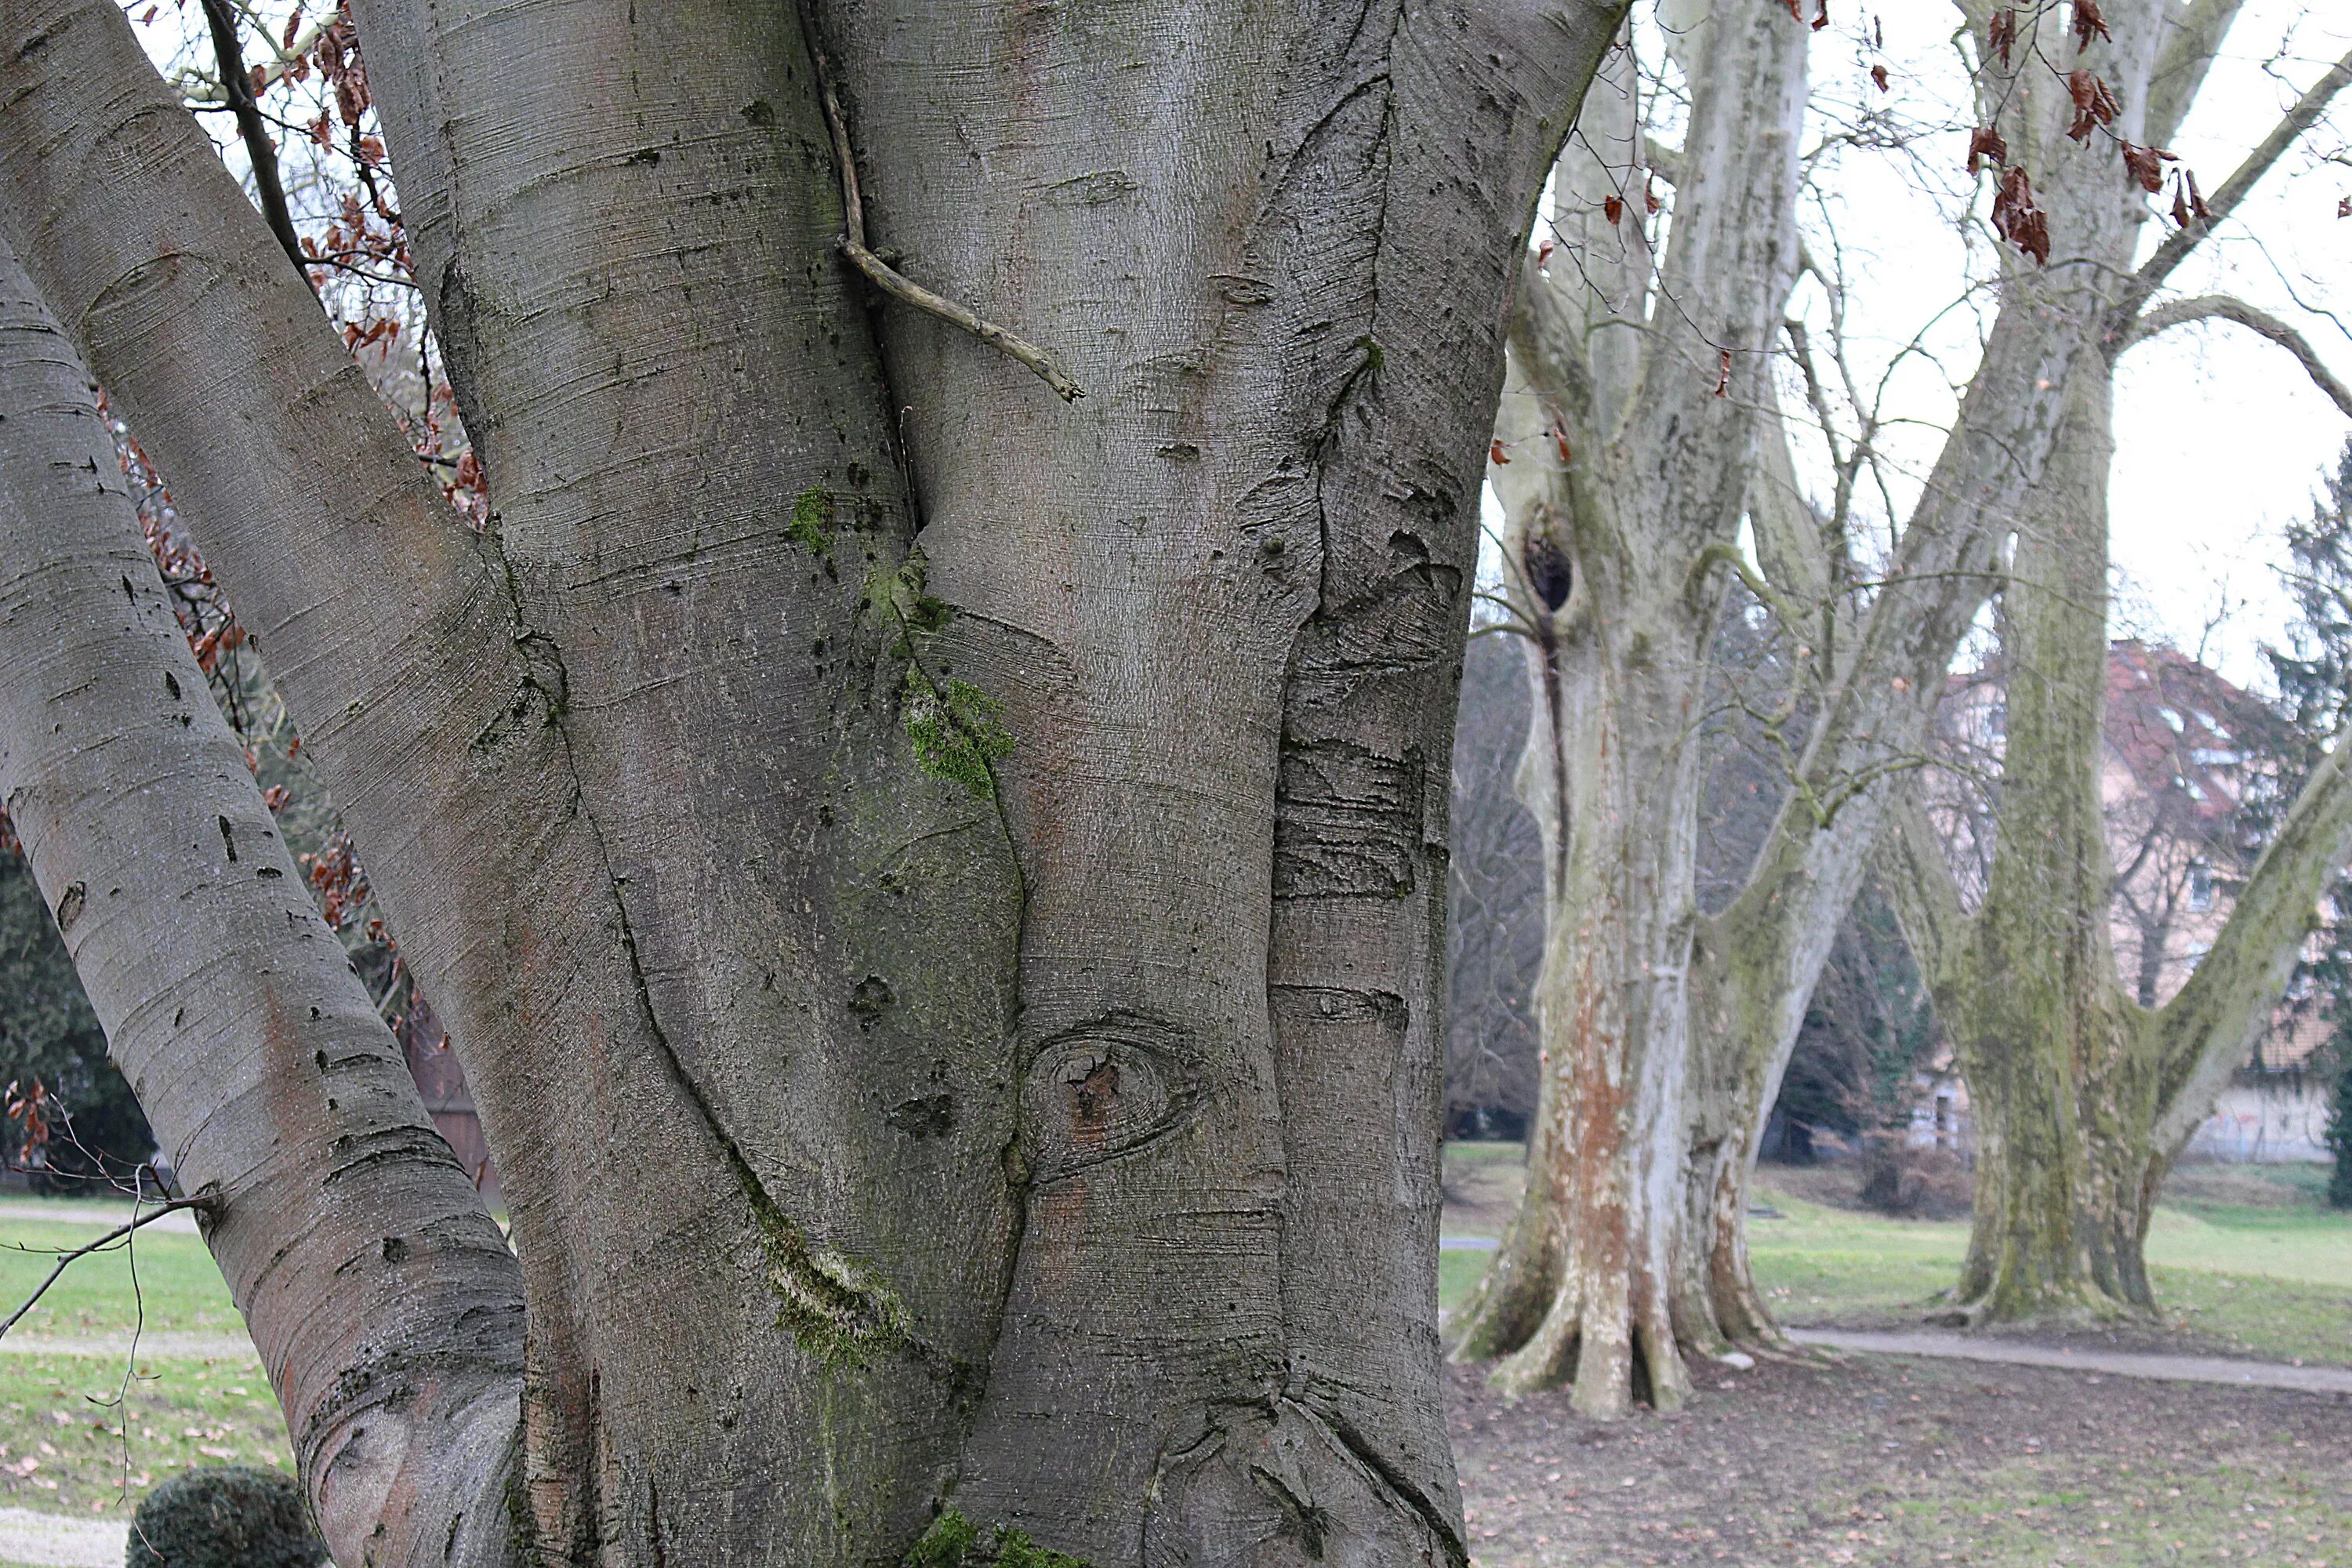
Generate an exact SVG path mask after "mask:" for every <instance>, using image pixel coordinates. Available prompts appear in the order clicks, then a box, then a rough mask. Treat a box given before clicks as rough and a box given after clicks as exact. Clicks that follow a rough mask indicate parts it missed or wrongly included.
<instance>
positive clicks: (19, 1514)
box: [0, 1508, 130, 1568]
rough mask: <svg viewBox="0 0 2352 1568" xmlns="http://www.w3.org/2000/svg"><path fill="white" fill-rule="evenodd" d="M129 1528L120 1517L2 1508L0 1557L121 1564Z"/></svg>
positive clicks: (60, 1564)
mask: <svg viewBox="0 0 2352 1568" xmlns="http://www.w3.org/2000/svg"><path fill="white" fill-rule="evenodd" d="M129 1538H130V1531H129V1529H128V1528H127V1527H126V1526H125V1525H123V1524H122V1523H121V1521H115V1522H114V1523H111V1524H109V1523H107V1522H105V1521H93V1520H87V1519H68V1518H67V1517H65V1516H64V1515H61V1514H53V1513H36V1512H34V1511H33V1510H31V1509H29V1508H0V1560H5V1561H7V1562H10V1563H39V1564H41V1565H42V1568H121V1562H122V1554H123V1548H124V1547H125V1545H126V1544H128V1542H129Z"/></svg>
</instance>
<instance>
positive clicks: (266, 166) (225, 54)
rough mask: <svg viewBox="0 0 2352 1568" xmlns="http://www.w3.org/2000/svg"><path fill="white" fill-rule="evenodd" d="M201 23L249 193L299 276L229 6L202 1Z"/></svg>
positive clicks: (288, 217)
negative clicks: (208, 33) (249, 180)
mask: <svg viewBox="0 0 2352 1568" xmlns="http://www.w3.org/2000/svg"><path fill="white" fill-rule="evenodd" d="M204 6H205V25H206V26H208V27H210V28H211V29H212V35H213V56H214V58H216V59H217V60H219V61H220V76H221V89H222V90H223V91H225V92H226V94H227V95H228V105H229V108H230V109H231V110H234V111H235V112H236V130H237V134H238V135H239V136H240V137H242V138H243V139H244V142H245V155H246V158H247V161H248V162H249V163H252V165H253V188H254V190H255V192H256V194H257V195H259V197H260V198H261V216H263V217H264V218H265V219H267V220H268V224H269V232H270V233H271V234H273V235H275V236H277V237H278V246H279V247H280V248H281V249H283V250H284V251H285V252H286V258H287V259H288V260H289V261H291V262H292V263H293V264H294V269H295V271H296V272H298V273H300V274H301V275H302V276H303V277H304V278H305V279H308V277H309V276H310V275H309V274H308V273H307V272H303V270H302V239H301V237H300V236H299V235H298V234H296V233H295V232H294V216H293V215H292V214H291V213H289V212H288V211H287V210H286V186H285V184H284V182H282V181H281V180H279V179H278V143H277V142H273V141H271V140H270V139H269V127H268V125H267V124H266V123H264V122H263V121H262V118H261V103H260V101H259V100H257V99H256V98H255V97H254V96H253V79H252V78H251V77H249V76H247V74H246V69H245V51H244V50H243V49H242V48H241V47H239V46H238V44H237V41H236V15H235V13H233V12H231V11H230V10H229V8H228V0H204Z"/></svg>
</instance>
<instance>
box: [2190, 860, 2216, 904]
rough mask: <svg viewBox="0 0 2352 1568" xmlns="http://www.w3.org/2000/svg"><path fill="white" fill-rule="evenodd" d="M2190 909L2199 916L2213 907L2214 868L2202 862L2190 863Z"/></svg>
mask: <svg viewBox="0 0 2352 1568" xmlns="http://www.w3.org/2000/svg"><path fill="white" fill-rule="evenodd" d="M2212 907H2213V868H2212V867H2210V866H2208V865H2207V864H2205V862H2204V861H2202V860H2191V861H2190V862H2189V908H2190V909H2192V910H2196V911H2197V912H2198V913H2199V914H2203V913H2204V912H2205V911H2206V910H2210V909H2211V908H2212Z"/></svg>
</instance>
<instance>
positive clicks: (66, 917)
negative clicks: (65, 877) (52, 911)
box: [58, 882, 89, 936]
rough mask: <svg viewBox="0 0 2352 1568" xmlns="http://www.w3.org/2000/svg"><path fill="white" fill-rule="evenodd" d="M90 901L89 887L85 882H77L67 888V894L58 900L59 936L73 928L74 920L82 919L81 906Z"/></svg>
mask: <svg viewBox="0 0 2352 1568" xmlns="http://www.w3.org/2000/svg"><path fill="white" fill-rule="evenodd" d="M88 902H89V888H87V887H86V886H84V885H83V884H81V883H79V882H76V883H75V884H74V885H73V886H72V887H70V888H68V889H66V896H65V897H64V898H62V899H59V900H58V935H59V936H63V935H65V933H66V932H68V931H71V930H73V923H74V921H78V920H79V919H81V907H82V906H83V905H84V904H86V903H88Z"/></svg>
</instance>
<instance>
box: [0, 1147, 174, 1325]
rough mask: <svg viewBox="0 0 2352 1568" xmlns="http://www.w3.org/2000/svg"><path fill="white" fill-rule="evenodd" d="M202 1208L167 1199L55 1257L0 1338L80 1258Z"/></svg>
mask: <svg viewBox="0 0 2352 1568" xmlns="http://www.w3.org/2000/svg"><path fill="white" fill-rule="evenodd" d="M140 1173H141V1174H142V1175H144V1174H145V1173H146V1167H144V1166H142V1167H141V1168H140ZM202 1207H204V1200H203V1199H201V1198H171V1199H167V1200H166V1201H164V1202H163V1203H160V1204H157V1205H154V1207H152V1208H151V1209H149V1210H147V1212H145V1213H144V1214H142V1215H139V1216H138V1217H137V1218H136V1219H133V1220H131V1221H129V1222H128V1223H126V1224H123V1225H118V1226H115V1227H114V1228H113V1229H112V1230H110V1231H108V1232H107V1233H106V1234H105V1235H104V1236H101V1237H99V1238H98V1239H97V1240H96V1241H90V1242H85V1243H83V1244H82V1245H81V1246H79V1247H73V1248H71V1249H69V1250H68V1251H65V1252H61V1253H59V1254H58V1260H57V1263H56V1264H55V1265H54V1266H53V1267H52V1268H50V1269H49V1271H48V1273H47V1275H45V1276H44V1277H43V1278H42V1279H41V1282H40V1283H39V1284H38V1285H36V1286H34V1287H33V1289H32V1290H31V1292H30V1293H29V1294H27V1295H26V1298H25V1299H24V1300H22V1301H19V1302H17V1303H16V1310H14V1311H12V1312H10V1313H9V1314H8V1315H7V1316H6V1317H5V1318H0V1335H5V1333H7V1331H9V1330H10V1329H13V1328H15V1327H16V1324H17V1323H18V1322H19V1321H22V1320H23V1318H24V1316H25V1314H26V1313H27V1312H29V1311H31V1310H33V1309H34V1308H35V1307H37V1306H38V1305H40V1302H41V1298H42V1297H44V1296H46V1295H47V1294H48V1293H49V1287H50V1286H52V1285H54V1284H56V1283H57V1282H58V1280H59V1279H63V1278H65V1272H66V1270H67V1269H68V1268H72V1267H73V1266H74V1265H75V1264H77V1263H79V1262H80V1261H81V1260H82V1259H83V1258H88V1257H89V1255H90V1254H92V1253H94V1252H104V1251H106V1250H107V1249H108V1248H109V1247H113V1246H115V1245H116V1244H117V1243H119V1242H121V1240H123V1239H124V1238H125V1237H128V1236H130V1235H131V1233H132V1232H133V1231H135V1230H138V1229H140V1228H141V1227H142V1226H150V1225H152V1224H154V1223H155V1222H156V1221H157V1220H159V1219H162V1218H163V1216H164V1215H167V1214H177V1213H179V1212H180V1211H181V1210H183V1209H198V1208H202Z"/></svg>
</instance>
